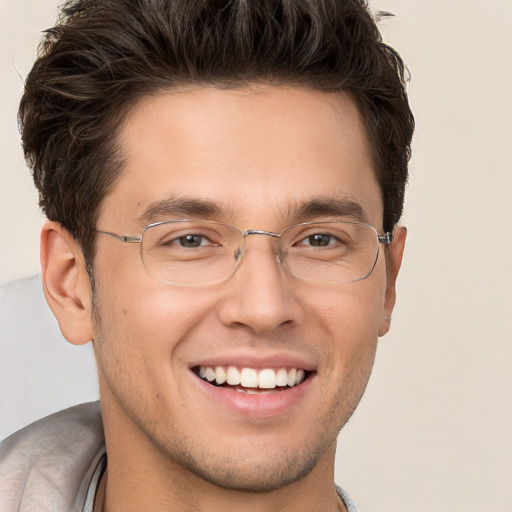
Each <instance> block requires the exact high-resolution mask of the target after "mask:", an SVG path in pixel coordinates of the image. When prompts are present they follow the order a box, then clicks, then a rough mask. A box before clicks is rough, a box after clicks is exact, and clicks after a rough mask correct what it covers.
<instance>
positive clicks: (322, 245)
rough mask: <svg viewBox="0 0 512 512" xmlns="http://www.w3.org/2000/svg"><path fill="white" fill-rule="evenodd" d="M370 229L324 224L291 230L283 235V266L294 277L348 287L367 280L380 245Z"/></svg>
mask: <svg viewBox="0 0 512 512" xmlns="http://www.w3.org/2000/svg"><path fill="white" fill-rule="evenodd" d="M377 236H378V235H377V232H376V231H375V229H374V228H373V227H372V226H368V225H366V224H357V223H350V222H324V223H311V224H305V225H298V226H291V227H290V228H288V229H287V230H285V232H284V233H283V235H282V241H281V243H282V247H283V250H284V251H285V261H286V265H287V266H288V268H289V269H290V272H291V273H292V274H294V275H295V276H297V277H301V278H303V279H309V280H313V281H324V282H332V283H348V282H351V281H358V280H360V279H364V278H365V277H367V276H368V275H369V274H370V273H371V271H372V270H373V267H374V266H375V263H376V261H377V256H378V251H379V242H378V238H377Z"/></svg>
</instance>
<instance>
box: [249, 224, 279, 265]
mask: <svg viewBox="0 0 512 512" xmlns="http://www.w3.org/2000/svg"><path fill="white" fill-rule="evenodd" d="M252 235H260V236H269V237H270V238H272V239H274V240H275V247H274V248H273V250H272V253H273V254H274V256H275V258H276V260H277V263H278V264H279V265H281V264H282V262H283V258H282V254H281V252H282V251H281V244H280V242H281V235H280V234H279V233H275V232H273V231H266V230H264V229H248V230H246V231H244V232H243V233H242V238H243V240H244V251H243V252H244V253H243V259H245V258H246V253H247V250H248V244H247V239H248V237H250V236H252ZM263 250H265V249H263ZM253 251H254V249H253ZM253 251H251V252H253ZM258 252H259V251H258ZM239 263H241V262H239Z"/></svg>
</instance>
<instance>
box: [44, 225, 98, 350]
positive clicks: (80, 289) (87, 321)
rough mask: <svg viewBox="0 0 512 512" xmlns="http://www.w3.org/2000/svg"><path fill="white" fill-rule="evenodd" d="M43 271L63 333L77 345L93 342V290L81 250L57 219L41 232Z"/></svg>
mask: <svg viewBox="0 0 512 512" xmlns="http://www.w3.org/2000/svg"><path fill="white" fill-rule="evenodd" d="M41 274H42V279H43V289H44V294H45V297H46V300H47V302H48V305H49V306H50V309H51V310H52V311H53V314H54V315H55V317H56V318H57V321H58V323H59V327H60V330H61V332H62V334H63V336H64V337H65V338H66V339H67V340H68V341H69V342H70V343H72V344H74V345H82V344H84V343H87V342H89V341H91V339H92V330H91V292H90V283H89V276H88V274H87V271H86V268H85V262H84V259H83V255H82V251H81V249H80V247H79V245H78V243H77V242H76V241H75V240H74V239H73V237H72V236H71V234H70V233H69V232H68V231H67V230H66V229H64V228H63V227H62V226H60V225H59V224H57V223H56V222H50V221H48V222H46V223H45V225H44V226H43V229H42V231H41Z"/></svg>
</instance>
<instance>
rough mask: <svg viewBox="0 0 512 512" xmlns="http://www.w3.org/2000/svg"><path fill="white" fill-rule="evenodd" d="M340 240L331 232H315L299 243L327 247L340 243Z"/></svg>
mask: <svg viewBox="0 0 512 512" xmlns="http://www.w3.org/2000/svg"><path fill="white" fill-rule="evenodd" d="M339 243H340V240H339V239H338V238H336V237H335V236H334V235H331V234H329V233H315V234H313V235H309V236H307V237H306V238H304V239H302V240H301V241H300V242H299V243H298V244H297V245H308V246H311V247H327V246H328V245H335V244H339Z"/></svg>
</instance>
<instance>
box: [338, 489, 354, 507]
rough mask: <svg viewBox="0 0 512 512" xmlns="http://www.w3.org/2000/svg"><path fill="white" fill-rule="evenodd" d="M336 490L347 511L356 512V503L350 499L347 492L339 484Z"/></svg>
mask: <svg viewBox="0 0 512 512" xmlns="http://www.w3.org/2000/svg"><path fill="white" fill-rule="evenodd" d="M336 491H337V493H338V495H339V497H340V498H341V499H342V501H343V503H344V505H345V507H346V509H347V512H357V507H356V504H355V503H354V502H353V501H352V498H351V497H350V496H349V494H348V492H347V491H345V489H343V488H341V487H340V486H339V485H337V486H336Z"/></svg>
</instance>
